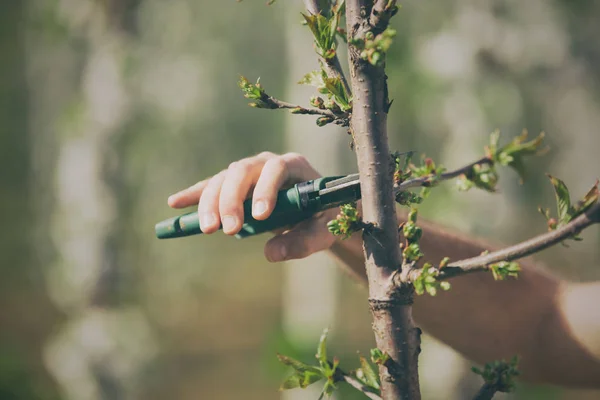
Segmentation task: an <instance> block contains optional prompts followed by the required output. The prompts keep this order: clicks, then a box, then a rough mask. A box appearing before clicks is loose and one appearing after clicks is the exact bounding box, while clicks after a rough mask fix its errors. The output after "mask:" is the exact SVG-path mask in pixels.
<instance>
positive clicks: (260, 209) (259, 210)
mask: <svg viewBox="0 0 600 400" xmlns="http://www.w3.org/2000/svg"><path fill="white" fill-rule="evenodd" d="M253 211H254V215H255V216H257V217H258V216H260V215H263V214H264V213H265V211H267V203H265V202H264V201H263V200H259V201H258V202H256V204H255V205H254V210H253Z"/></svg>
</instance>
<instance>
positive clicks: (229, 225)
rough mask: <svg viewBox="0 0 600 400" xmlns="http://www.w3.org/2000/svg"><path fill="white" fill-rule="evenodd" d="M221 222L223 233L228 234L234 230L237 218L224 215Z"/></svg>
mask: <svg viewBox="0 0 600 400" xmlns="http://www.w3.org/2000/svg"><path fill="white" fill-rule="evenodd" d="M222 222H223V231H224V232H230V231H232V230H234V229H235V227H236V226H237V218H236V217H234V216H233V215H226V216H224V217H223V219H222Z"/></svg>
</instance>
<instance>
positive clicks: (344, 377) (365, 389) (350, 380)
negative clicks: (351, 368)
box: [335, 368, 381, 400]
mask: <svg viewBox="0 0 600 400" xmlns="http://www.w3.org/2000/svg"><path fill="white" fill-rule="evenodd" d="M336 374H337V375H336V377H335V379H336V381H338V382H339V381H344V382H346V383H347V384H348V385H350V386H352V387H353V388H354V389H356V390H359V391H361V392H362V393H363V394H364V395H365V396H367V397H368V398H370V399H372V400H381V397H380V396H379V395H378V394H377V393H376V392H375V390H374V389H373V388H371V387H369V386H366V385H364V384H363V383H362V382H360V381H359V380H358V379H355V378H354V377H353V376H352V375H350V374H348V373H346V372H344V371H342V370H341V369H339V368H338V369H337V370H336Z"/></svg>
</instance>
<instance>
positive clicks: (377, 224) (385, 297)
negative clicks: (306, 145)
mask: <svg viewBox="0 0 600 400" xmlns="http://www.w3.org/2000/svg"><path fill="white" fill-rule="evenodd" d="M367 3H371V5H372V3H373V2H372V1H370V2H369V1H364V0H351V1H348V2H347V6H346V7H347V11H346V13H347V31H348V35H349V37H353V38H358V37H364V34H365V33H366V32H368V31H370V30H371V28H370V26H369V22H368V19H367V18H364V17H363V16H362V15H369V11H370V7H369V6H368V5H367ZM361 12H362V13H363V14H362V15H361ZM349 61H350V75H351V82H352V90H353V112H352V125H351V129H352V134H353V138H354V143H355V149H356V156H357V160H358V170H359V174H360V181H361V191H362V208H363V220H364V222H365V223H367V224H372V226H371V228H368V229H367V230H366V231H365V233H364V235H363V238H364V251H365V259H366V269H367V276H368V281H369V303H370V306H371V312H372V315H373V331H374V333H375V339H376V342H377V347H378V348H379V349H380V350H381V351H383V352H385V353H387V354H388V355H389V356H390V357H391V359H390V360H389V361H388V362H387V363H386V364H385V365H380V376H381V389H382V397H383V398H384V399H394V400H396V399H419V398H420V390H419V377H418V354H419V351H420V347H419V344H420V330H419V329H418V328H417V327H416V326H415V324H414V322H413V319H412V306H411V304H412V298H413V289H412V287H411V286H405V287H401V288H397V287H395V285H394V283H393V279H392V278H393V276H394V274H395V273H397V272H399V270H400V267H401V263H402V257H401V254H400V249H399V246H398V243H399V238H398V226H397V223H396V221H397V219H396V208H395V201H394V197H393V193H392V185H393V180H392V175H393V168H392V162H391V156H390V150H389V145H388V138H387V130H386V122H387V108H388V97H387V83H386V75H385V70H384V66H378V67H376V66H373V65H371V64H369V63H368V62H367V61H365V60H363V59H361V57H360V54H359V52H358V51H357V49H356V48H354V47H353V46H349Z"/></svg>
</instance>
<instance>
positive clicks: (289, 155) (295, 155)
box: [284, 152, 307, 163]
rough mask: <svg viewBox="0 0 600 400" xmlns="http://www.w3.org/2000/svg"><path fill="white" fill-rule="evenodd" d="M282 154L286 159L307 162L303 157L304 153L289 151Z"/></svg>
mask: <svg viewBox="0 0 600 400" xmlns="http://www.w3.org/2000/svg"><path fill="white" fill-rule="evenodd" d="M284 156H285V158H286V159H288V160H290V161H296V162H301V163H305V162H307V160H306V157H304V155H302V154H300V153H296V152H291V153H287V154H285V155H284Z"/></svg>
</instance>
